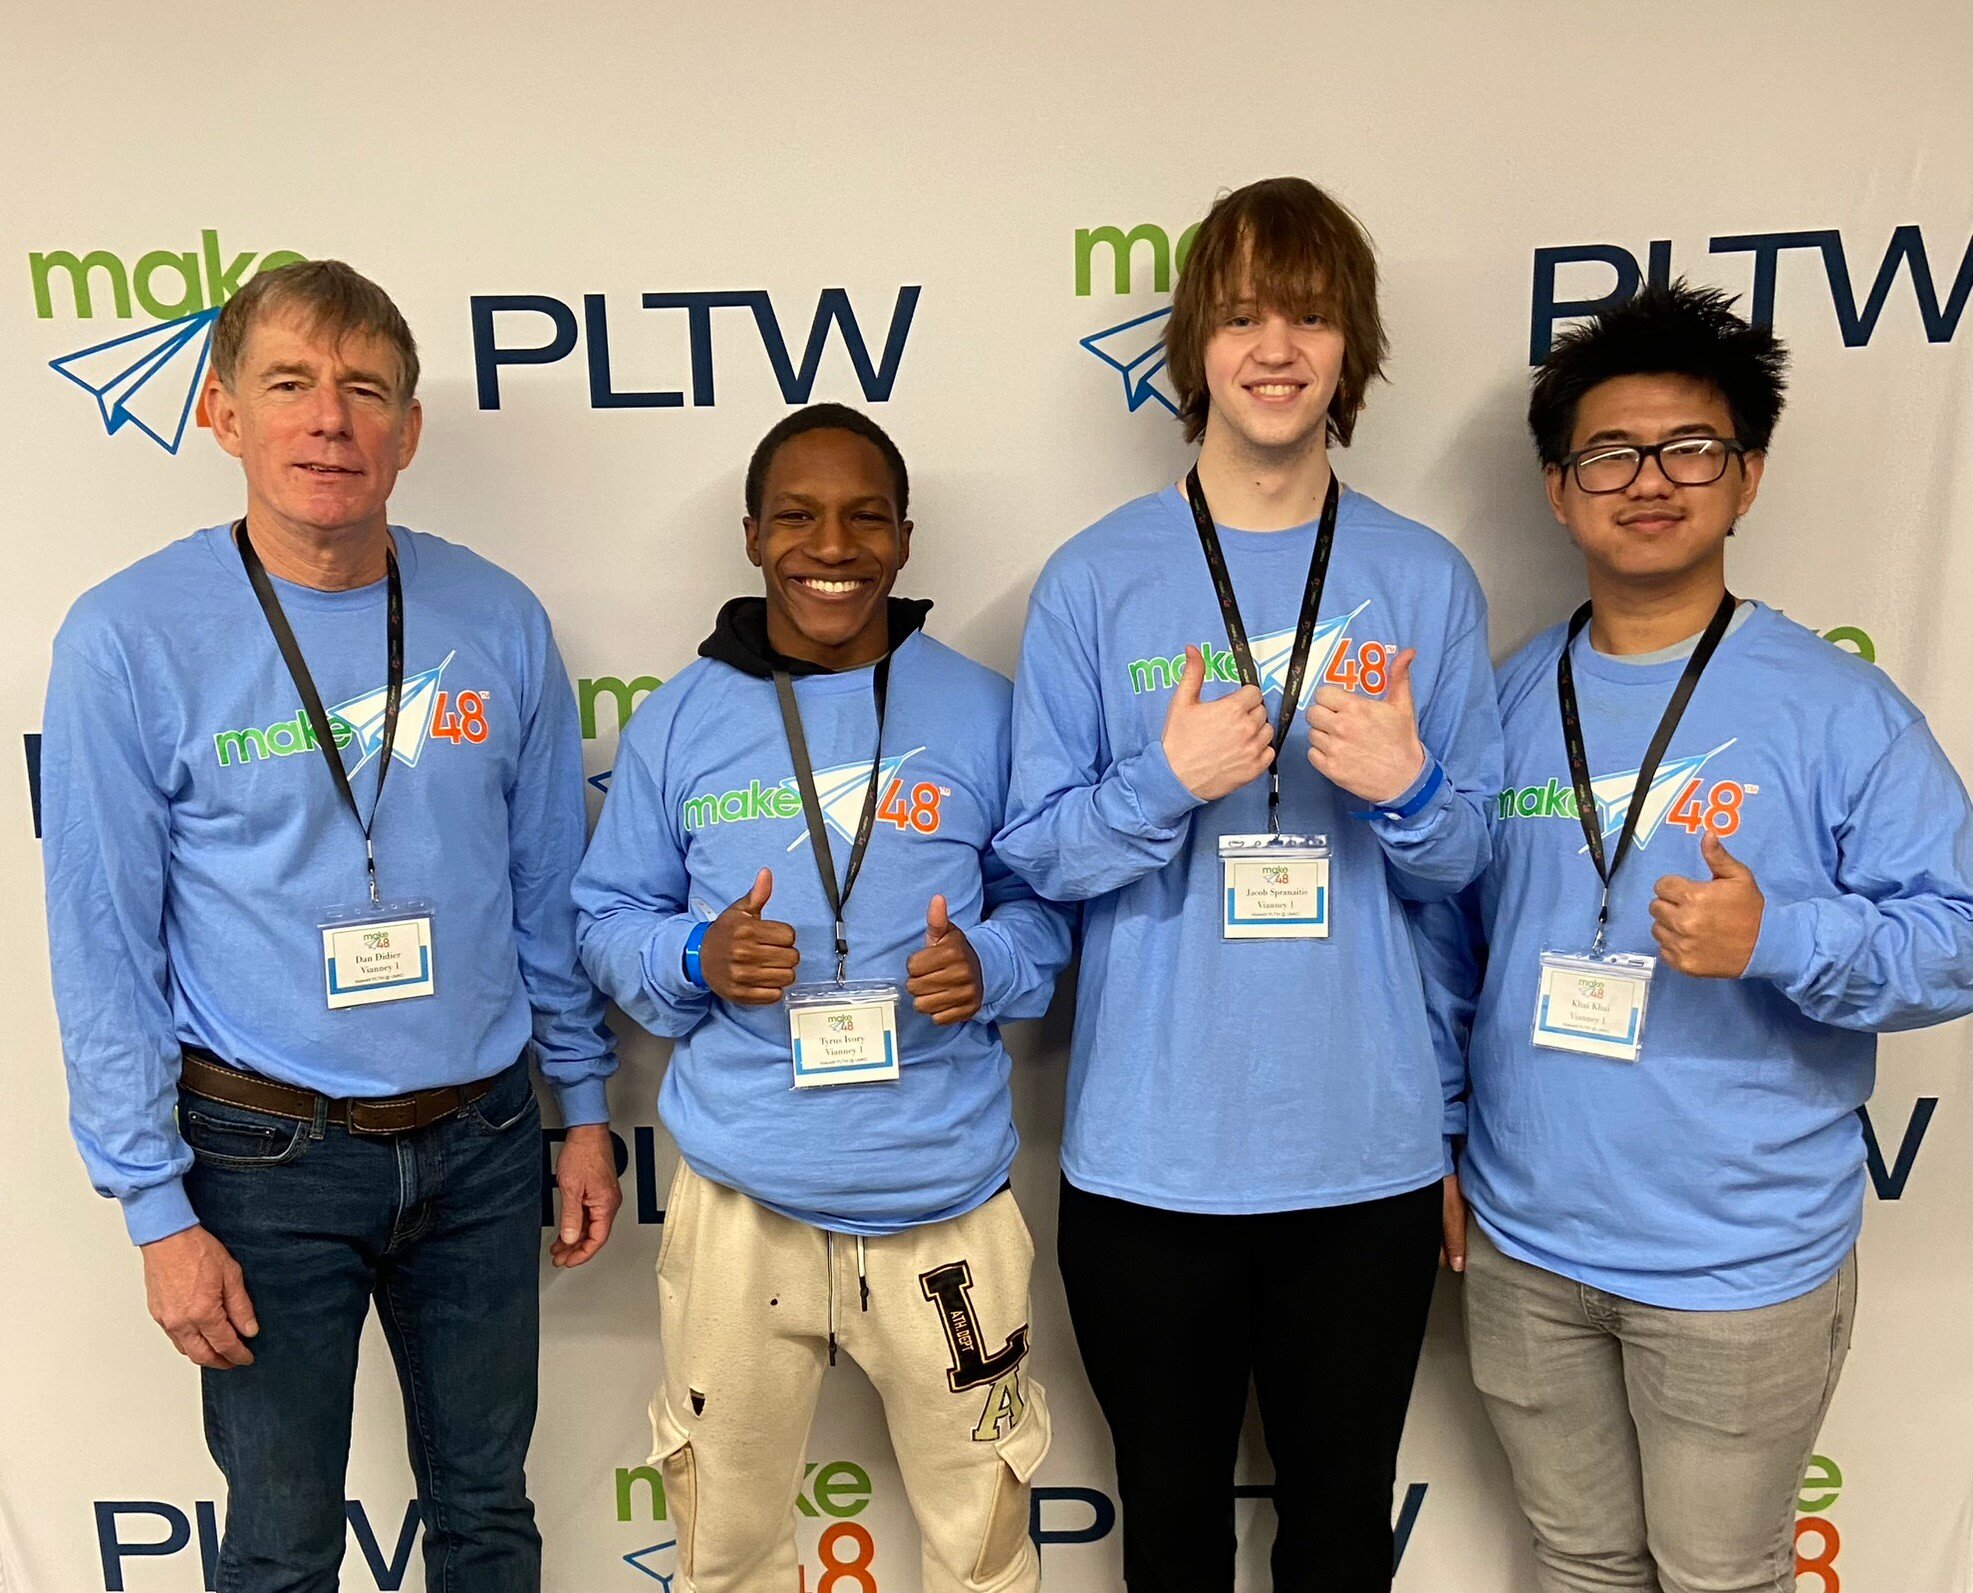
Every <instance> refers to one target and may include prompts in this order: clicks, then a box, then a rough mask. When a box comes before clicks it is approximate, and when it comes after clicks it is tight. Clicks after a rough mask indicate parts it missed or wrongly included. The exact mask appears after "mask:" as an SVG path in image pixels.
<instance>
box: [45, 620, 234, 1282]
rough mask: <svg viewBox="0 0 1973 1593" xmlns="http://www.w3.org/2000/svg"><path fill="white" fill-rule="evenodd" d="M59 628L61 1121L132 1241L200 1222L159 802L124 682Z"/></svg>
mask: <svg viewBox="0 0 1973 1593" xmlns="http://www.w3.org/2000/svg"><path fill="white" fill-rule="evenodd" d="M110 671H111V666H108V665H106V664H103V663H98V662H96V661H94V660H92V659H91V658H89V657H86V656H85V655H84V653H83V651H82V650H81V648H80V647H79V646H77V645H76V644H74V643H73V642H71V641H69V640H67V639H66V638H58V639H57V641H56V644H55V654H54V665H53V669H52V670H51V672H50V674H49V677H48V698H47V705H46V707H45V709H44V710H43V713H42V721H41V793H42V829H43V835H42V843H41V852H42V864H43V870H44V875H45V879H46V884H47V903H48V953H49V962H50V964H51V965H52V968H53V973H54V985H55V1010H56V1014H57V1016H58V1018H59V1019H60V1023H61V1035H62V1054H63V1058H64V1061H65V1062H66V1064H67V1068H68V1083H69V1125H70V1129H71V1131H72V1132H73V1134H74V1135H75V1142H76V1146H77V1148H78V1149H80V1151H81V1152H82V1160H83V1164H84V1165H85V1166H86V1167H87V1168H88V1170H89V1179H90V1182H91V1183H92V1184H94V1185H95V1187H96V1190H97V1192H98V1193H99V1194H104V1195H111V1196H114V1197H115V1198H116V1200H117V1201H118V1202H119V1203H120V1204H121V1206H122V1208H123V1219H124V1224H125V1226H126V1227H127V1228H128V1230H129V1233H130V1237H131V1240H132V1241H133V1242H134V1243H136V1244H139V1245H143V1244H149V1243H151V1242H152V1241H154V1240H158V1239H164V1238H167V1237H169V1236H170V1235H172V1234H175V1233H179V1232H182V1231H183V1230H185V1229H187V1228H191V1227H193V1226H194V1225H196V1224H197V1222H198V1218H197V1216H195V1215H194V1213H193V1211H192V1205H191V1202H190V1201H189V1200H188V1199H186V1196H185V1187H184V1175H185V1171H186V1169H187V1168H189V1167H190V1166H191V1165H192V1152H191V1149H190V1147H188V1146H187V1145H186V1143H185V1141H184V1140H183V1138H181V1137H180V1135H179V1133H178V1128H177V1123H176V1119H175V1113H176V1108H177V1104H178V1065H179V1047H178V1034H177V1027H176V1025H175V1023H174V1022H173V1019H172V1011H171V996H170V988H169V974H168V971H167V969H166V964H165V946H164V899H165V889H166V873H167V865H168V860H169V857H170V846H171V840H170V833H171V810H170V802H169V799H168V797H167V795H166V790H165V785H164V781H163V779H162V777H161V774H160V771H159V770H158V769H157V768H155V767H154V766H153V763H152V758H151V754H150V751H149V749H148V748H147V746H146V744H145V738H144V734H143V730H142V725H143V716H142V714H141V713H140V711H139V708H138V704H137V701H136V694H135V692H134V690H133V688H132V685H131V682H130V681H129V680H128V679H127V678H124V677H123V676H121V675H119V674H113V673H111V672H110Z"/></svg>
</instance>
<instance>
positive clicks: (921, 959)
mask: <svg viewBox="0 0 1973 1593" xmlns="http://www.w3.org/2000/svg"><path fill="white" fill-rule="evenodd" d="M904 971H905V973H906V975H907V976H908V977H907V980H906V983H905V987H904V988H905V993H906V994H907V995H909V996H910V997H911V1004H912V1005H913V1006H914V1007H915V1008H917V1010H918V1011H920V1012H922V1013H923V1014H924V1015H925V1016H926V1017H928V1018H930V1019H931V1020H932V1022H934V1023H936V1024H939V1025H940V1026H941V1027H950V1026H951V1025H952V1024H955V1023H964V1022H965V1021H966V1020H967V1019H968V1018H970V1017H972V1016H973V1015H974V1014H975V1013H976V1012H978V1011H979V1010H980V1004H981V1002H983V1001H985V1000H986V992H985V989H984V988H983V982H982V976H981V973H980V957H979V953H978V952H976V951H974V950H973V944H972V942H971V941H969V940H968V939H967V938H966V931H965V930H963V929H961V928H959V926H958V925H956V924H954V923H953V921H952V915H951V912H950V910H949V909H948V908H947V906H946V901H945V898H944V897H943V896H934V897H933V898H932V901H931V905H930V906H929V907H927V908H926V909H925V946H924V949H923V950H922V951H916V952H913V953H912V954H911V960H910V961H909V962H908V963H906V964H905V969H904Z"/></svg>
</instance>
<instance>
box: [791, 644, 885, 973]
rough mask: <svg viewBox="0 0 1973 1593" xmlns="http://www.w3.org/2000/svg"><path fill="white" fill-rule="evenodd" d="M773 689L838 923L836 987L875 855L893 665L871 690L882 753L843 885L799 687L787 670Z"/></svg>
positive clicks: (874, 764) (875, 756) (874, 760)
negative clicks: (847, 917) (866, 863)
mask: <svg viewBox="0 0 1973 1593" xmlns="http://www.w3.org/2000/svg"><path fill="white" fill-rule="evenodd" d="M774 689H775V691H776V692H777V693H779V695H780V698H781V726H782V728H783V729H784V730H786V731H787V733H788V756H789V757H791V758H793V759H794V761H795V783H796V784H797V785H799V786H800V787H801V792H802V815H803V817H804V818H806V819H807V820H808V841H809V848H810V850H811V851H813V852H814V854H815V870H816V872H817V873H818V874H820V875H821V876H822V894H823V895H825V896H827V897H828V898H829V909H830V911H831V912H833V913H834V914H835V917H836V983H837V984H841V983H842V982H843V978H844V975H845V974H846V973H847V972H848V969H849V931H848V930H847V929H845V928H844V927H843V913H844V912H845V911H846V910H847V909H848V907H849V897H850V892H851V891H853V890H855V889H856V877H857V875H859V874H861V873H862V872H863V858H864V854H865V853H866V852H868V851H869V850H870V832H871V831H872V830H873V829H874V828H875V827H876V823H877V787H878V786H879V785H880V784H881V783H882V777H883V769H884V706H885V703H886V701H887V700H888V699H889V697H890V690H891V661H890V658H889V657H888V656H886V657H884V658H883V659H881V660H879V661H878V664H877V668H876V671H875V673H874V674H873V675H872V677H871V682H870V689H871V691H872V693H873V694H874V695H875V697H876V699H877V750H876V751H875V752H873V753H872V754H871V755H870V788H869V790H867V791H865V792H864V793H863V817H862V818H861V819H859V820H858V821H857V826H856V840H855V841H854V842H853V843H852V844H851V846H850V853H849V872H848V873H847V874H846V875H845V876H844V877H843V882H842V884H841V885H838V884H837V883H836V855H835V853H834V852H832V851H831V850H830V848H829V823H828V820H827V819H825V818H824V817H823V814H822V800H821V798H819V797H818V796H817V795H816V794H815V765H814V764H813V763H811V762H810V761H809V756H808V736H807V735H806V733H804V731H803V730H802V711H801V709H800V708H799V707H798V706H797V705H796V703H795V683H794V681H793V679H791V678H790V676H789V674H788V672H787V671H786V670H785V669H777V670H775V671H774Z"/></svg>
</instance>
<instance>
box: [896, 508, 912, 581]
mask: <svg viewBox="0 0 1973 1593" xmlns="http://www.w3.org/2000/svg"><path fill="white" fill-rule="evenodd" d="M910 562H911V522H910V521H909V520H906V521H904V522H903V523H902V524H901V525H899V526H898V528H897V567H898V568H899V569H900V570H901V569H903V568H904V567H905V565H907V564H909V563H910Z"/></svg>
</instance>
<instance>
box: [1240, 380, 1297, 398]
mask: <svg viewBox="0 0 1973 1593" xmlns="http://www.w3.org/2000/svg"><path fill="white" fill-rule="evenodd" d="M1252 391H1254V392H1256V393H1259V394H1261V395H1262V396H1263V397H1266V398H1286V397H1288V396H1289V395H1290V394H1291V393H1299V392H1300V391H1301V387H1300V385H1299V384H1297V383H1294V382H1256V383H1254V385H1253V388H1252Z"/></svg>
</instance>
